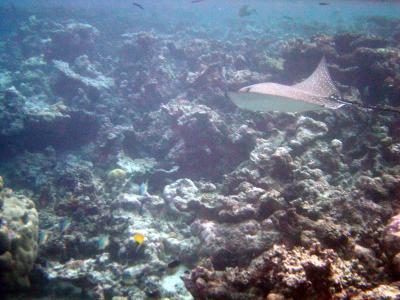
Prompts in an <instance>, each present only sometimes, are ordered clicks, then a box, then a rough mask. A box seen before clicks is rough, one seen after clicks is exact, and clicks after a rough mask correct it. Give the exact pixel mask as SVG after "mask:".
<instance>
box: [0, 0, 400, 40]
mask: <svg viewBox="0 0 400 300" xmlns="http://www.w3.org/2000/svg"><path fill="white" fill-rule="evenodd" d="M137 2H138V3H140V4H141V5H142V6H143V7H144V8H145V9H144V10H140V9H138V8H137V7H134V6H133V5H132V1H125V0H121V1H106V0H100V1H95V0H89V1H84V0H73V1H60V0H55V1H42V0H40V1H22V0H21V1H1V4H2V5H4V6H7V5H10V4H11V3H13V5H15V6H16V7H18V8H26V9H28V10H31V11H32V12H36V13H37V14H40V13H42V12H43V8H44V7H45V8H47V10H46V14H47V16H48V17H51V15H50V14H51V12H52V11H53V12H54V16H56V15H57V14H60V7H63V8H65V9H67V10H71V11H72V12H74V13H78V14H80V15H82V16H86V17H91V18H93V19H94V20H95V21H96V22H97V23H99V24H98V26H100V27H101V24H102V23H103V24H104V23H105V22H104V21H107V19H108V18H110V19H111V18H115V19H113V22H114V23H115V25H116V26H117V27H118V26H120V25H121V24H123V25H125V26H127V27H130V28H131V29H132V30H137V29H143V30H146V29H151V28H153V29H155V30H160V31H166V32H169V33H171V32H174V31H175V30H176V26H179V28H185V27H186V28H187V27H190V26H194V27H196V26H201V27H202V28H203V29H204V28H205V29H207V30H210V32H212V33H214V34H216V35H218V36H219V37H221V36H222V37H223V36H226V34H227V31H241V30H243V28H245V27H248V26H252V27H253V28H257V29H261V30H274V31H276V32H281V34H286V35H290V34H292V33H303V34H306V35H307V32H304V31H303V32H301V30H300V28H298V27H303V29H304V27H308V30H309V32H308V33H309V34H315V33H335V32H338V31H354V30H358V31H365V33H368V30H369V29H368V28H363V27H362V26H360V23H362V20H363V19H364V18H366V17H371V16H373V17H385V18H398V17H399V16H400V4H399V3H398V1H388V2H376V1H349V0H347V1H346V0H342V1H326V2H328V3H329V5H319V2H321V1H296V0H293V1H290V0H284V1H267V0H264V1H263V0H248V1H241V0H204V1H202V2H199V3H191V1H190V0H176V1H168V0H159V1H148V0H143V1H140V0H139V1H137ZM245 4H246V5H249V6H250V7H251V8H254V9H256V11H257V12H256V13H255V14H253V15H251V16H248V17H239V16H238V11H239V9H240V8H241V7H242V6H243V5H245ZM68 17H69V16H68V14H66V15H65V18H68ZM99 18H100V20H99ZM296 24H298V26H295V25H296ZM2 29H3V30H4V29H5V28H2Z"/></svg>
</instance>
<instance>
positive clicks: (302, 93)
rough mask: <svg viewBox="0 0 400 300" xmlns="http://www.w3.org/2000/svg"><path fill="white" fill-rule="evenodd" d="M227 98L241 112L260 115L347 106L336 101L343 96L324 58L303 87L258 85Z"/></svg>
mask: <svg viewBox="0 0 400 300" xmlns="http://www.w3.org/2000/svg"><path fill="white" fill-rule="evenodd" d="M228 97H229V98H230V99H231V100H232V102H233V103H235V104H236V105H237V106H238V107H240V108H243V109H247V110H252V111H261V112H266V111H280V112H302V111H310V110H318V109H324V108H329V109H337V108H339V107H341V106H343V105H345V103H343V102H341V101H338V100H335V99H341V97H340V92H339V91H338V89H337V88H336V87H335V85H334V83H333V81H332V79H331V76H330V75H329V72H328V68H327V66H326V60H325V57H322V59H321V61H320V63H319V64H318V67H317V68H316V69H315V71H314V72H313V73H312V74H311V75H310V77H308V78H307V79H305V80H304V81H302V82H300V83H297V84H294V85H284V84H279V83H273V82H265V83H258V84H253V85H249V86H246V87H244V88H241V89H240V90H239V92H230V93H228Z"/></svg>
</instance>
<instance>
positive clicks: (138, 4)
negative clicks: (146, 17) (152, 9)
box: [132, 2, 144, 9]
mask: <svg viewBox="0 0 400 300" xmlns="http://www.w3.org/2000/svg"><path fill="white" fill-rule="evenodd" d="M132 4H133V5H134V6H136V7H139V8H140V9H144V7H143V6H142V5H141V4H140V3H137V2H133V3H132Z"/></svg>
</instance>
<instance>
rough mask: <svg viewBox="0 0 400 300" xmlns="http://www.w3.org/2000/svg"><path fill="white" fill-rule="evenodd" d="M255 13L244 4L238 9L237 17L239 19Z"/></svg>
mask: <svg viewBox="0 0 400 300" xmlns="http://www.w3.org/2000/svg"><path fill="white" fill-rule="evenodd" d="M255 13H257V11H256V10H255V9H254V8H250V6H249V5H247V4H245V5H243V6H242V7H241V8H240V9H239V13H238V15H239V17H248V16H251V15H252V14H255Z"/></svg>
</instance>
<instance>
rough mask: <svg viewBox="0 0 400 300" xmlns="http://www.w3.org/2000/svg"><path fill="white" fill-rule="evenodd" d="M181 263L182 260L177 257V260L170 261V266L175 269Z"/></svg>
mask: <svg viewBox="0 0 400 300" xmlns="http://www.w3.org/2000/svg"><path fill="white" fill-rule="evenodd" d="M180 264H181V262H180V261H179V260H177V259H175V260H173V261H171V262H170V263H168V268H170V269H174V268H176V267H177V266H179V265H180Z"/></svg>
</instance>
